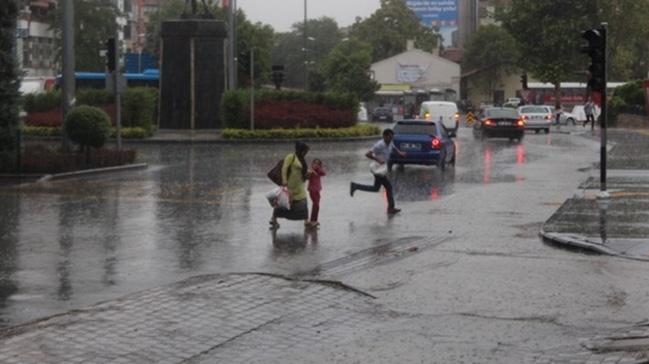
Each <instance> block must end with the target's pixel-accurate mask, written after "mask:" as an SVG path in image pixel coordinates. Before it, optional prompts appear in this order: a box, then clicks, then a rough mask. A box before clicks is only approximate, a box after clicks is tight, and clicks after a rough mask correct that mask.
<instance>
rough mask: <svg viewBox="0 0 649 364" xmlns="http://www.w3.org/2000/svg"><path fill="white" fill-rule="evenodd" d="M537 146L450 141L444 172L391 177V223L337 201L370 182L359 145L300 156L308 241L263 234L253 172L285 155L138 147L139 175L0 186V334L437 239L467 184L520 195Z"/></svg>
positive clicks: (466, 136) (259, 186) (367, 204)
mask: <svg viewBox="0 0 649 364" xmlns="http://www.w3.org/2000/svg"><path fill="white" fill-rule="evenodd" d="M545 138H546V136H534V135H528V137H526V139H525V140H524V142H523V144H514V143H509V142H506V141H505V142H503V141H496V140H494V141H492V140H488V141H484V142H481V141H475V140H473V139H472V138H470V131H469V130H461V132H460V136H459V138H458V140H457V144H458V153H459V154H458V160H457V166H456V167H455V168H453V167H450V168H449V169H448V170H447V171H446V172H442V171H440V170H438V169H436V168H431V167H424V166H406V167H405V168H403V169H397V170H396V171H394V172H393V173H392V176H391V178H392V181H393V185H394V189H395V197H396V200H397V204H398V205H399V207H401V208H403V209H404V211H403V212H402V213H401V214H399V215H397V216H395V217H388V216H386V214H385V208H386V201H385V199H384V198H381V197H380V195H377V194H358V195H355V196H354V197H353V198H350V196H349V192H348V191H349V182H350V181H352V180H354V181H359V182H364V181H368V182H369V181H371V179H372V176H371V175H370V173H369V162H368V160H367V159H366V158H364V153H365V152H366V151H367V150H368V149H369V148H370V146H371V145H372V144H373V141H366V142H352V143H314V144H312V145H311V151H310V152H309V155H308V156H307V160H311V159H312V158H320V159H322V161H323V163H324V165H325V168H326V169H327V172H328V174H327V176H326V177H324V178H323V191H322V202H321V213H320V221H321V227H320V229H319V230H305V229H304V226H303V223H302V222H291V221H286V220H280V224H281V228H280V229H279V230H278V231H277V232H271V231H269V230H268V219H269V217H270V214H271V209H270V207H269V206H268V202H267V201H266V199H265V197H264V195H265V193H266V192H268V191H269V190H271V189H272V188H273V185H272V183H271V182H270V181H269V180H268V179H267V177H266V173H267V171H268V170H270V169H271V168H272V167H273V166H274V165H275V163H276V162H277V161H278V160H279V159H280V158H283V157H284V156H285V155H286V154H287V153H289V152H291V151H292V144H288V143H287V144H233V145H225V144H219V145H144V146H139V147H138V151H139V161H141V162H146V163H149V165H150V167H149V168H148V169H147V170H144V171H135V172H127V173H118V174H112V175H101V176H95V177H90V178H82V179H68V180H61V181H55V182H48V183H42V184H31V185H26V186H22V187H4V188H3V189H0V205H1V206H2V209H0V217H1V222H0V326H7V325H13V324H16V323H20V322H24V321H26V320H29V319H34V318H37V317H41V316H44V315H47V314H52V313H57V312H62V311H65V310H68V309H70V308H76V307H80V306H83V305H87V304H90V303H94V302H98V301H101V300H106V299H109V298H113V297H118V296H122V295H124V294H126V293H129V292H134V291H138V290H141V289H144V288H149V287H152V286H156V285H160V284H164V283H170V282H175V281H178V280H180V279H183V278H186V277H188V276H193V275H197V274H206V273H216V272H234V271H236V272H243V271H265V272H275V273H287V274H295V273H300V272H306V271H309V270H311V269H313V268H314V267H316V266H318V265H320V264H323V263H325V262H328V261H331V260H333V259H337V258H340V257H343V256H346V255H349V254H351V253H353V252H355V251H359V250H362V249H366V248H370V247H374V246H378V245H381V244H385V243H386V242H390V241H394V240H397V239H400V238H403V237H404V236H413V235H418V236H434V235H436V234H442V233H447V230H448V228H447V226H443V225H439V226H437V225H431V224H430V223H429V217H430V214H431V212H430V208H429V207H430V206H437V207H441V206H443V205H444V203H445V199H446V198H447V197H449V196H453V195H458V194H462V192H463V191H464V190H466V189H469V188H475V186H476V185H482V184H498V183H513V182H524V181H525V179H526V176H525V175H524V174H520V173H524V172H520V173H519V172H512V168H513V167H515V166H517V165H518V166H521V165H525V164H528V163H533V161H534V160H535V158H540V157H539V156H535V154H534V153H533V152H532V150H531V149H530V147H529V145H530V144H532V145H535V147H534V148H537V147H538V146H543V145H544V144H545V143H546V139H545ZM438 218H439V219H443V217H442V216H439V217H438Z"/></svg>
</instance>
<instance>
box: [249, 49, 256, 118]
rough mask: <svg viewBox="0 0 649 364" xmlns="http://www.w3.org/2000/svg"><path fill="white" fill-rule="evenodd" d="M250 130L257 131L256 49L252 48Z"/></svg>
mask: <svg viewBox="0 0 649 364" xmlns="http://www.w3.org/2000/svg"><path fill="white" fill-rule="evenodd" d="M250 130H255V48H250Z"/></svg>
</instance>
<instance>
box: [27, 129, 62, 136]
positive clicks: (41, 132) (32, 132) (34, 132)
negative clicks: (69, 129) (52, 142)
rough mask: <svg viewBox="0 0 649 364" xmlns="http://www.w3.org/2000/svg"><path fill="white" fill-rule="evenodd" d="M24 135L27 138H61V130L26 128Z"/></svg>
mask: <svg viewBox="0 0 649 364" xmlns="http://www.w3.org/2000/svg"><path fill="white" fill-rule="evenodd" d="M22 133H23V135H25V136H41V137H49V136H61V128H59V127H51V126H24V127H23V129H22Z"/></svg>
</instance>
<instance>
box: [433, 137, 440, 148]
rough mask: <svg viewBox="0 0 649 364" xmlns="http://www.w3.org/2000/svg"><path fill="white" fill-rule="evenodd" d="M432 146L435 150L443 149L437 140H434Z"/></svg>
mask: <svg viewBox="0 0 649 364" xmlns="http://www.w3.org/2000/svg"><path fill="white" fill-rule="evenodd" d="M431 144H432V147H433V149H439V148H441V147H442V142H441V141H440V140H439V139H437V138H433V142H432V143H431Z"/></svg>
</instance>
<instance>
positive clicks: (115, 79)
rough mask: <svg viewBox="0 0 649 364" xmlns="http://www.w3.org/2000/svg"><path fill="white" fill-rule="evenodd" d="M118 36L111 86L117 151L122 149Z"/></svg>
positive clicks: (116, 37) (116, 36)
mask: <svg viewBox="0 0 649 364" xmlns="http://www.w3.org/2000/svg"><path fill="white" fill-rule="evenodd" d="M118 43H119V34H116V35H115V49H114V53H113V54H114V55H115V70H114V71H113V85H114V86H115V90H114V92H115V129H116V130H115V138H116V139H117V149H118V150H121V149H122V96H121V94H122V90H121V84H120V77H119V74H120V71H119V68H120V67H119V53H118V51H119V46H118Z"/></svg>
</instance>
